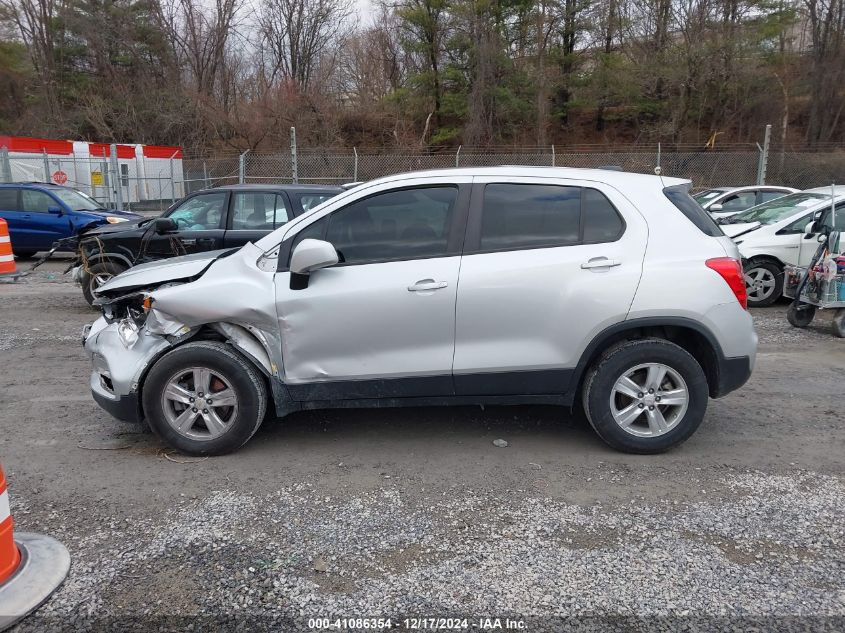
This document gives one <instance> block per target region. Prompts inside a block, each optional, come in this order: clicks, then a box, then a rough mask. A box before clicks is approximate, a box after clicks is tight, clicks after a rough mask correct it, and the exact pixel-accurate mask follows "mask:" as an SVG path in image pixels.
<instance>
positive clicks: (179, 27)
mask: <svg viewBox="0 0 845 633" xmlns="http://www.w3.org/2000/svg"><path fill="white" fill-rule="evenodd" d="M241 2H242V0H214V4H213V5H212V4H206V3H205V2H202V1H201V0H165V2H164V3H162V22H163V24H164V25H165V28H166V30H167V33H168V35H169V37H170V40H171V41H172V42H173V46H174V48H175V52H176V54H177V55H178V56H179V57H180V58H181V59H182V60H183V61H184V63H185V64H186V65H187V69H188V70H189V75H190V79H191V80H192V81H193V84H194V88H195V89H196V91H197V93H199V94H200V95H202V96H205V97H211V96H213V94H214V90H215V88H216V87H217V86H218V83H219V80H220V77H221V75H222V73H223V69H224V66H225V63H226V52H227V47H228V45H229V43H230V40H231V38H232V35H233V32H234V30H235V28H236V26H237V19H238V14H239V11H240V9H241ZM207 7H209V8H207Z"/></svg>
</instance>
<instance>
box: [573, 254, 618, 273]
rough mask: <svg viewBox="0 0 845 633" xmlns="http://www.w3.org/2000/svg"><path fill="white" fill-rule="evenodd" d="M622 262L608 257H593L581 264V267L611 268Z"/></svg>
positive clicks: (585, 268)
mask: <svg viewBox="0 0 845 633" xmlns="http://www.w3.org/2000/svg"><path fill="white" fill-rule="evenodd" d="M621 264H622V262H620V261H617V260H615V259H608V258H607V257H593V258H592V259H589V260H587V261H586V262H584V263H583V264H581V268H583V269H584V270H589V269H590V268H612V267H614V266H620V265H621Z"/></svg>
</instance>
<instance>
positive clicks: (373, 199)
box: [326, 186, 458, 264]
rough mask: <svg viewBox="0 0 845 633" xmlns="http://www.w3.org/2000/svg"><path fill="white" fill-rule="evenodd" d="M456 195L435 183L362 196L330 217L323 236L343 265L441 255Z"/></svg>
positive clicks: (445, 245) (455, 189)
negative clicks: (436, 185) (429, 185)
mask: <svg viewBox="0 0 845 633" xmlns="http://www.w3.org/2000/svg"><path fill="white" fill-rule="evenodd" d="M457 195H458V190H457V188H456V187H453V186H438V187H420V188H418V189H402V190H399V191H388V192H385V193H380V194H376V195H373V196H370V197H368V198H364V199H363V200H359V201H357V202H354V203H352V204H350V205H349V206H347V207H344V208H343V209H340V210H339V211H335V212H334V213H332V214H331V216H329V217H330V220H329V227H328V230H327V232H326V241H328V242H330V243H331V244H332V245H333V246H334V247H335V248H336V249H337V251H338V255H339V256H340V257H341V261H342V262H344V263H346V264H363V263H374V262H384V261H390V260H401V259H416V258H421V257H441V256H444V255H446V253H447V245H448V241H449V229H450V228H451V217H452V209H453V208H454V206H455V204H454V203H455V199H456V197H457Z"/></svg>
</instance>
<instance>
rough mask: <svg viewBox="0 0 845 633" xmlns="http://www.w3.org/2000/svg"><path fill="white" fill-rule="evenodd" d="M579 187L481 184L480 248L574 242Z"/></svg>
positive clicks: (578, 232) (576, 238)
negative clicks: (482, 191) (482, 200)
mask: <svg viewBox="0 0 845 633" xmlns="http://www.w3.org/2000/svg"><path fill="white" fill-rule="evenodd" d="M580 235H581V189H580V188H579V187H561V186H557V185H532V184H524V185H523V184H490V185H487V186H486V187H485V188H484V210H483V212H482V216H481V243H480V247H481V250H483V251H487V250H504V249H507V250H511V249H513V250H516V249H520V248H542V247H549V246H568V245H572V244H577V243H578V241H579V239H580Z"/></svg>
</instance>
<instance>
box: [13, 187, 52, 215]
mask: <svg viewBox="0 0 845 633" xmlns="http://www.w3.org/2000/svg"><path fill="white" fill-rule="evenodd" d="M21 194H22V195H21V197H22V202H23V205H22V206H23V210H24V211H27V212H29V213H47V212H48V211H49V209H50V207H57V206H59V203H58V202H56V201H55V200H53V198H51V197H50V196H48V195H47V194H46V193H44V192H43V191H35V190H34V189H24V190H22V191H21Z"/></svg>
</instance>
